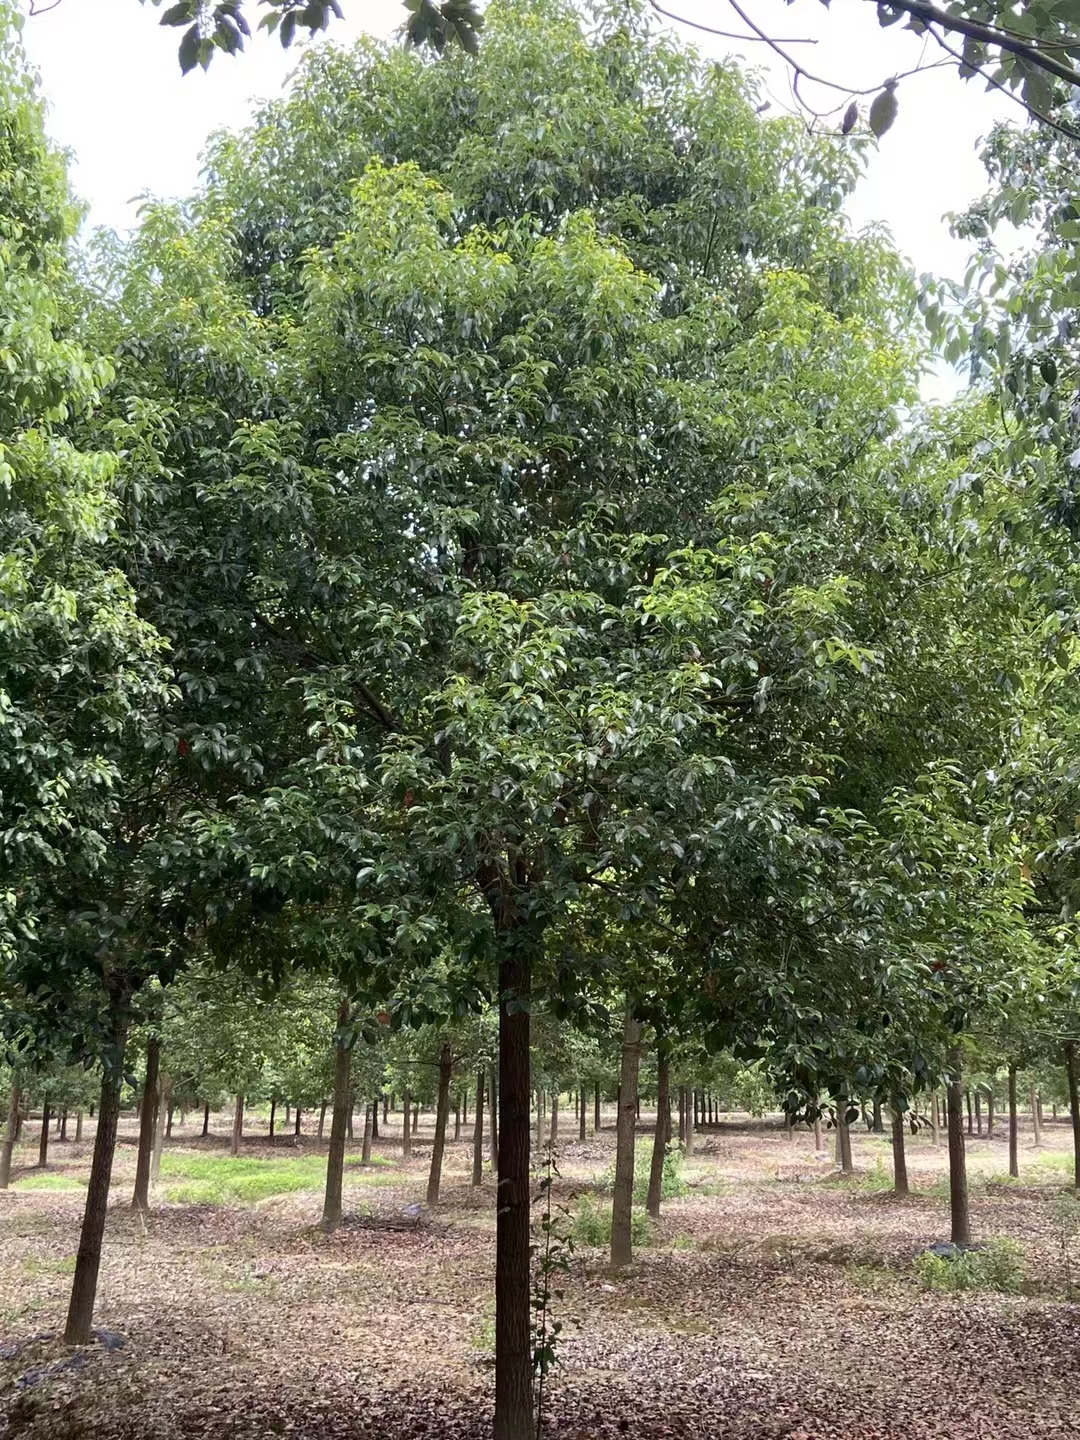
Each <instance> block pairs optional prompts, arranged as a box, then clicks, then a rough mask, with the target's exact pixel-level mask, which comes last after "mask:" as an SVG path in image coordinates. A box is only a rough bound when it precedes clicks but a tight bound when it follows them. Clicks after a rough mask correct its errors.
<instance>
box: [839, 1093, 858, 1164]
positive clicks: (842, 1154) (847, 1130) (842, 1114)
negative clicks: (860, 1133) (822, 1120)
mask: <svg viewBox="0 0 1080 1440" xmlns="http://www.w3.org/2000/svg"><path fill="white" fill-rule="evenodd" d="M849 1104H850V1101H849V1100H848V1097H847V1096H846V1095H841V1096H840V1097H839V1098H838V1100H837V1102H836V1158H837V1161H838V1162H839V1165H840V1173H841V1175H854V1174H855V1166H854V1165H853V1164H852V1160H851V1126H850V1125H849V1124H848V1118H847V1112H848V1105H849Z"/></svg>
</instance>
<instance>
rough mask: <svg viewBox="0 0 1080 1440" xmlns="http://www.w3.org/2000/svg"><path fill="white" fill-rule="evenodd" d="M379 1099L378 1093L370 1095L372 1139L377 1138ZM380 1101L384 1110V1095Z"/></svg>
mask: <svg viewBox="0 0 1080 1440" xmlns="http://www.w3.org/2000/svg"><path fill="white" fill-rule="evenodd" d="M379 1099H380V1097H379V1096H378V1095H373V1096H372V1097H371V1138H372V1140H378V1138H379ZM382 1103H383V1110H384V1112H385V1109H386V1097H385V1096H383V1097H382ZM383 1119H384V1120H385V1119H386V1115H385V1113H384V1115H383Z"/></svg>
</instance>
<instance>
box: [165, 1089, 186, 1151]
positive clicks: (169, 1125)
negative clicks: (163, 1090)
mask: <svg viewBox="0 0 1080 1440" xmlns="http://www.w3.org/2000/svg"><path fill="white" fill-rule="evenodd" d="M175 1113H176V1106H175V1105H174V1104H173V1102H172V1095H171V1093H170V1096H169V1103H168V1104H167V1105H166V1107H165V1117H166V1118H165V1139H166V1140H171V1139H172V1131H173V1116H174V1115H175ZM183 1123H184V1111H183V1109H181V1111H180V1124H181V1126H182V1125H183Z"/></svg>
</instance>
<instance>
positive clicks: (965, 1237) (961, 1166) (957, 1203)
mask: <svg viewBox="0 0 1080 1440" xmlns="http://www.w3.org/2000/svg"><path fill="white" fill-rule="evenodd" d="M963 1064H964V1052H963V1050H962V1049H961V1047H960V1046H959V1045H953V1046H952V1047H951V1049H950V1050H949V1072H950V1073H949V1083H948V1085H947V1087H946V1090H945V1110H946V1118H947V1120H948V1126H949V1212H950V1219H951V1239H952V1242H953V1244H954V1245H970V1244H971V1214H970V1211H969V1208H968V1184H967V1158H966V1156H965V1154H964V1076H963Z"/></svg>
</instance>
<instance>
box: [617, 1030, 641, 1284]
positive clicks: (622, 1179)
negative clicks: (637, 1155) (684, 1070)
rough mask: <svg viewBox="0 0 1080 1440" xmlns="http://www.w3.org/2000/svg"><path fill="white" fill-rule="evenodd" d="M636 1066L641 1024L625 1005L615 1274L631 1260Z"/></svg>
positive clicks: (639, 1063)
mask: <svg viewBox="0 0 1080 1440" xmlns="http://www.w3.org/2000/svg"><path fill="white" fill-rule="evenodd" d="M640 1065H641V1021H640V1020H638V1019H636V1018H635V1016H634V1012H633V1010H632V1009H631V1008H630V1006H629V1005H628V1006H627V1009H626V1019H625V1021H624V1022H623V1048H622V1071H621V1074H620V1077H619V1115H618V1120H617V1123H616V1135H615V1189H614V1193H613V1195H612V1202H611V1265H612V1268H613V1269H615V1270H618V1269H620V1268H621V1267H622V1266H624V1265H629V1264H630V1261H631V1260H632V1259H633V1258H634V1256H633V1247H632V1245H631V1239H630V1236H631V1230H630V1225H631V1216H632V1213H633V1206H634V1139H635V1124H634V1122H635V1119H636V1117H637V1088H638V1071H639V1068H640Z"/></svg>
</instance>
